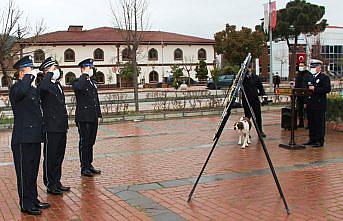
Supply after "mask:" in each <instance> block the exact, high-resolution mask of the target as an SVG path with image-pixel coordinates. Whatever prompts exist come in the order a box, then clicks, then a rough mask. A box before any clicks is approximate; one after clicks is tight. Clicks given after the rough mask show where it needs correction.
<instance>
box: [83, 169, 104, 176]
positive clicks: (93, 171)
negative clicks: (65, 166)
mask: <svg viewBox="0 0 343 221" xmlns="http://www.w3.org/2000/svg"><path fill="white" fill-rule="evenodd" d="M94 174H101V170H98V169H95V168H94V167H90V168H89V169H84V170H81V175H82V176H87V177H92V176H94Z"/></svg>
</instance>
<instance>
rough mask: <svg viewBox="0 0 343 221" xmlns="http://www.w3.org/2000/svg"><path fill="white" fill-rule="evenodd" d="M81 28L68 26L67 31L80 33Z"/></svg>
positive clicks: (80, 26)
mask: <svg viewBox="0 0 343 221" xmlns="http://www.w3.org/2000/svg"><path fill="white" fill-rule="evenodd" d="M82 28H83V26H82V25H69V28H68V31H75V32H81V31H82Z"/></svg>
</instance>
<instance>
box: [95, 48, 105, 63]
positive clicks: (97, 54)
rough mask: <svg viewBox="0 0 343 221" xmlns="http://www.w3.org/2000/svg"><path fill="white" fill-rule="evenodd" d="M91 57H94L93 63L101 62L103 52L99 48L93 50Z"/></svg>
mask: <svg viewBox="0 0 343 221" xmlns="http://www.w3.org/2000/svg"><path fill="white" fill-rule="evenodd" d="M93 56H94V60H95V61H103V60H104V51H103V50H102V49H100V48H97V49H95V51H94V53H93Z"/></svg>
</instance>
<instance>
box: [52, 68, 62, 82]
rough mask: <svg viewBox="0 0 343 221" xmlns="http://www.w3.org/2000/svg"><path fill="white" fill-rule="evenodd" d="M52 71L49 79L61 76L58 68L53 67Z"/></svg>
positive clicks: (56, 78)
mask: <svg viewBox="0 0 343 221" xmlns="http://www.w3.org/2000/svg"><path fill="white" fill-rule="evenodd" d="M52 73H53V75H52V77H51V80H54V81H57V80H58V79H59V78H60V76H61V73H60V70H58V69H55V70H54V71H53V72H52Z"/></svg>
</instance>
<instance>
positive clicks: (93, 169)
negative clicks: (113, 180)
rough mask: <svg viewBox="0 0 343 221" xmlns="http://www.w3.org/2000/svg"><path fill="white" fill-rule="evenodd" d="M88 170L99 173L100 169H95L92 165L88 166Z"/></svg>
mask: <svg viewBox="0 0 343 221" xmlns="http://www.w3.org/2000/svg"><path fill="white" fill-rule="evenodd" d="M89 170H90V171H91V172H92V173H94V174H101V170H98V169H95V168H94V167H91V168H89Z"/></svg>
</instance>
